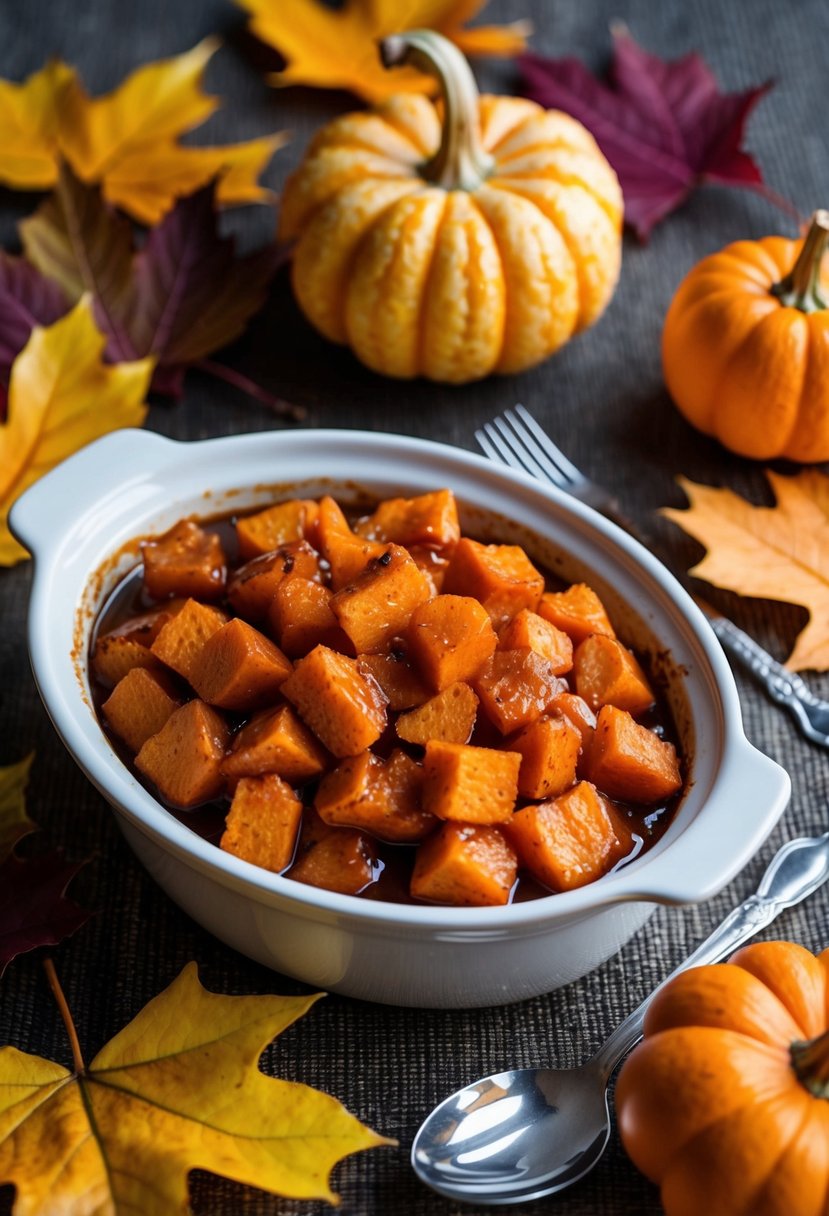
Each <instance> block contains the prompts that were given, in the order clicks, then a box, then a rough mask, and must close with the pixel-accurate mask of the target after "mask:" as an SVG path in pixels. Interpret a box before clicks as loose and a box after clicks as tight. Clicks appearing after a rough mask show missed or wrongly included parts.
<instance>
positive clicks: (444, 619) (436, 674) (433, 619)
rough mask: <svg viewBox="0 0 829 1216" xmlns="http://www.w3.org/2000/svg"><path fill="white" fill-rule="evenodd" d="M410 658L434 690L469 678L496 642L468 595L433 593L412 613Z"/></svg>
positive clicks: (489, 624) (486, 620)
mask: <svg viewBox="0 0 829 1216" xmlns="http://www.w3.org/2000/svg"><path fill="white" fill-rule="evenodd" d="M407 638H408V641H409V652H410V655H411V658H412V661H413V663H414V665H415V667H416V668H418V669H419V670H420V671H421V672H422V673H423V675H424V677H425V678H426V680H427V681H428V682H429V684H431V686H432V688H434V690H435V691H436V692H442V691H443V689H444V688H448V687H449V685H450V684H457V683H458V681H465V680H469V679H471V678H472V676H474V675H475V673H476V672H478V671H480V669H481V668H482V667H483V665H484V664H485V663H486V661H487V659H488V658H489V657H490V655H492V654H493V652H494V650H495V647H496V646H497V645H498V639H497V638H496V636H495V630H494V629H493V628H492V622H491V621H490V619H489V615H488V613H487V612H486V610H485V609H484V608H482V607H481V605H480V604H479V603H478V601H477V600H474V599H472V598H471V597H470V596H468V595H437V596H435V598H434V599H431V600H428V601H427V602H426V603H425V604H421V605H420V607H419V608H416V609H415V610H414V612H413V613H412V618H411V621H410V622H409V629H408V633H407Z"/></svg>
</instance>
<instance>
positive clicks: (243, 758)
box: [222, 705, 329, 786]
mask: <svg viewBox="0 0 829 1216" xmlns="http://www.w3.org/2000/svg"><path fill="white" fill-rule="evenodd" d="M328 762H329V758H328V755H327V753H326V751H325V749H324V748H323V747H322V746H321V745H320V743H319V741H318V740H317V739H316V737H315V736H314V735H312V734H311V732H310V730H309V729H308V727H307V726H304V725H303V724H302V722H300V720H299V718H298V717H297V716H296V714H295V713H294V711H293V710H292V709H291V707H290V705H280V706H279V708H278V709H264V710H262V711H261V713H258V714H254V716H253V717H252V718H251V720H250V721H249V722H247V723H246V724H245V725H244V726H243V727H242V729H241V730H240V731H239V733H238V735H237V736H236V738H235V739H234V740H233V748H232V750H231V752H230V755H229V756H227V757H226V758H225V760H224V763H223V764H222V773H223V774H224V776H225V778H226V780H227V781H228V783H229V784H230V785H231V786H232V785H233V784H234V782H236V781H238V780H239V778H240V777H259V776H261V775H262V774H263V773H278V774H279V776H280V777H284V779H285V780H286V781H290V782H291V783H293V784H296V785H301V784H302V783H303V782H304V781H310V780H311V778H312V777H317V776H319V774H320V773H321V772H323V771H324V770H325V768H326V766H327V764H328Z"/></svg>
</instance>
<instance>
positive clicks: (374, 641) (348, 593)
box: [331, 545, 432, 654]
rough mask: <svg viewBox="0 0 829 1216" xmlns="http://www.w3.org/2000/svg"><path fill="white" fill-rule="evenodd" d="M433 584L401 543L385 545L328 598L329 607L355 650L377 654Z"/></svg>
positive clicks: (396, 633) (424, 598) (426, 598)
mask: <svg viewBox="0 0 829 1216" xmlns="http://www.w3.org/2000/svg"><path fill="white" fill-rule="evenodd" d="M431 596H432V588H431V585H430V583H429V580H428V579H427V578H426V576H425V574H422V573H421V571H420V570H418V568H417V566H416V565H415V564H414V562H413V561H412V559H411V558H410V557H409V555H408V553H407V552H406V550H405V549H403V548H401V547H400V545H387V546H386V547H385V549H384V551H383V553H381V554H380V556H379V557H373V558H371V560H370V561H369V563H368V565H367V566H366V568H365V570H363V572H362V574H358V575H357V578H356V579H355V580H354V582H353V583H349V585H348V586H347V587H343V588H342V590H341V591H338V592H337V593H336V594H335V595H334V598H333V599H332V600H331V610H332V612H333V613H334V615H335V616H336V618H337V620H338V621H339V623H340V626H341V628H342V629H343V632H344V633H345V634H346V636H347V637H348V638H349V639H350V641H351V643H352V645H353V646H354V649H355V650H356V652H357V654H378V653H379V652H380V651H382V650H384V649H385V648H386V646H387V645H388V644H389V643H390V642H391V640H392V638H396V637H397V636H398V635H399V634H402V633H403V632H404V630H405V629H406V626H407V625H408V623H409V619H410V617H411V615H412V613H413V612H414V610H415V608H417V606H418V605H419V604H422V603H424V602H425V601H426V600H428V599H430V598H431Z"/></svg>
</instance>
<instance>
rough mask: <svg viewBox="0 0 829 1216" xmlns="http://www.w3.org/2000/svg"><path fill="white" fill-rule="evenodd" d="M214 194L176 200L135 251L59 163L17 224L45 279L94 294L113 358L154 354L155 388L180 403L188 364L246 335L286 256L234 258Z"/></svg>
mask: <svg viewBox="0 0 829 1216" xmlns="http://www.w3.org/2000/svg"><path fill="white" fill-rule="evenodd" d="M214 190H215V187H214V184H213V183H210V184H209V185H207V186H205V187H204V188H203V189H201V190H198V191H197V192H196V193H195V194H192V195H190V197H189V198H183V199H180V200H179V201H178V202H177V203H176V205H175V206H174V207H173V209H172V210H171V211H170V212H169V213H168V214H167V215H166V216H165V218H164V219H163V220H162V221H161V223H160V224H159V225H158V227H157V228H154V229H153V230H152V231H151V232H150V234H149V236H148V238H147V241H146V243H145V244H144V246H143V248H142V249H141V251H140V252H138V253H136V251H135V247H134V240H133V231H132V226H131V225H130V224H129V222H128V221H127V220H125V219H124V218H123V217H122V216H120V215H118V214H117V213H116V212H114V211H113V210H112V209H111V208H109V207H107V206H106V204H105V203H104V202H103V200H102V198H101V195H100V192H99V190H98V189H97V188H96V187H95V186H87V185H84V183H83V182H81V181H79V180H78V179H77V177H75V175H74V174H73V173H72V172H71V171H70V170H68V168H67V167H66V166H63V167H62V169H61V175H60V180H59V182H58V188H57V190H56V192H55V194H54V195H53V196H52V197H50V198H48V199H47V200H46V201H45V202H44V203H43V204H42V205H41V207H40V208H39V210H38V211H37V212H36V213H35V215H33V216H31V217H30V218H29V219H27V220H24V221H23V222H22V223H21V225H20V236H21V240H22V241H23V247H24V249H25V252H26V256H27V257H28V258H29V260H30V261H31V262H32V263H33V264H34V265H35V266H36V267H37V268H38V269H39V270H40V271H41V272H42V273H43V274H44V275H48V276H49V277H50V278H51V279H53V280H55V282H57V283H59V284H60V286H61V288H62V290H63V291H65V292H66V294H67V295H68V296H69V297H70V298H71V299H73V300H74V299H78V298H79V297H80V295H81V294H82V293H83V292H84V291H89V292H91V293H92V295H93V298H94V301H95V320H96V321H97V323H98V327H99V328H100V329H101V330H102V332H103V333H105V334H106V335H107V338H108V341H107V348H106V354H107V358H108V359H110V360H111V361H112V362H122V361H123V360H127V359H138V358H141V357H143V356H145V355H153V356H154V357H155V358H156V360H157V365H156V371H155V374H154V376H153V388H155V389H157V390H159V391H160V392H168V393H172V394H173V395H176V396H177V395H178V394H179V393H180V391H181V380H182V377H183V375H184V371H185V370H186V368H187V367H188V366H190V365H191V364H193V363H196V362H198V361H199V360H201V359H204V358H205V357H206V356H207V355H211V354H212V353H213V352H214V351H216V350H219V349H220V348H221V347H223V346H227V344H228V343H229V342H232V341H233V339H234V338H237V337H238V336H239V334H241V333H242V331H243V330H244V328H245V325H246V324H247V322H248V320H249V319H250V318H251V317H252V316H253V315H254V314H255V313H256V312H258V311H259V309H260V308H261V307H262V305H263V303H264V302H265V297H266V295H267V287H268V283H269V282H270V280H271V278H272V277H273V274H274V271H275V270H276V268H277V266H278V265H279V264H280V262H281V261H282V260H283V259H284V251H283V250H281V249H279V248H278V247H277V246H276V245H271V246H268V247H267V248H265V249H260V250H258V251H257V252H256V253H253V254H250V255H249V256H247V257H244V258H237V257H236V254H235V249H234V242H233V240H232V239H231V238H229V237H221V236H219V233H218V230H217V217H216V212H215V208H214Z"/></svg>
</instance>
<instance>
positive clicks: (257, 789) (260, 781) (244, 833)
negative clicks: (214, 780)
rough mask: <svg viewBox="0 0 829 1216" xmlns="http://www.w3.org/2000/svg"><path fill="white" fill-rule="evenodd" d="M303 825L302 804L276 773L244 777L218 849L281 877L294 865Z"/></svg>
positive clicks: (235, 795)
mask: <svg viewBox="0 0 829 1216" xmlns="http://www.w3.org/2000/svg"><path fill="white" fill-rule="evenodd" d="M301 822H302V803H301V802H300V800H299V799H298V798H297V796H296V794H295V793H294V791H293V790H292V789H291V787H290V786H289V785H287V784H286V782H284V781H283V780H282V778H281V777H277V775H276V773H268V774H267V775H266V776H264V777H243V778H242V780H241V781H240V782H239V784H238V785H237V786H236V792H235V794H234V795H233V802H232V803H231V804H230V811H229V813H228V816H227V820H226V821H225V830H224V834H223V835H222V838H221V840H220V841H219V847H220V848H222V849H224V850H225V852H226V853H233V854H234V856H236V857H241V858H242V859H243V860H244V861H249V862H251V863H252V864H253V865H255V866H262V868H263V869H264V870H273V871H274V873H277V874H278V873H279V872H280V870H284V869H285V867H286V866H287V865H290V863H291V860H292V858H293V856H294V849H295V847H296V841H297V836H298V834H299V825H300V823H301Z"/></svg>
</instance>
